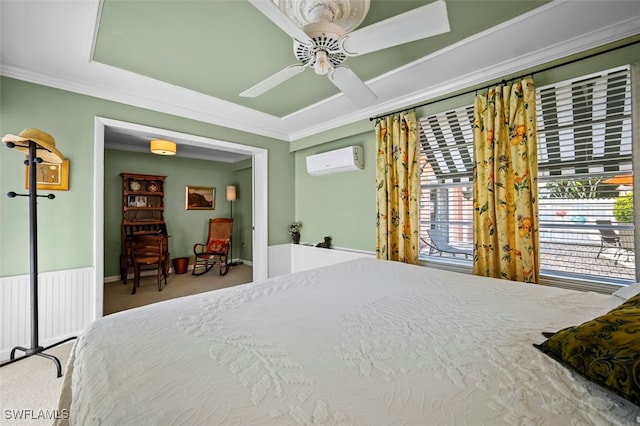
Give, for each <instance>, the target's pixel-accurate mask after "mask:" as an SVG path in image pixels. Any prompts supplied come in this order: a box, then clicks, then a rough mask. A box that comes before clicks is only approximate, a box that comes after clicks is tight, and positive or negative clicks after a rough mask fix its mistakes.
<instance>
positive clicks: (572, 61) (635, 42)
mask: <svg viewBox="0 0 640 426" xmlns="http://www.w3.org/2000/svg"><path fill="white" fill-rule="evenodd" d="M638 43H640V40H636V41H632V42H629V43H626V44H623V45H620V46H616V47H612V48H610V49H607V50H604V51H602V52H596V53H592V54H591V55H587V56H584V57H582V58H576V59H573V60H571V61H567V62H563V63H561V64H557V65H552V66H549V67H547V68H543V69H541V70H538V71H534V72H529V73H525V74H522V75H519V76H517V77H513V78H510V79H509V80H510V81H511V80H519V79H521V78H524V77H526V76H529V75H531V76H533V75H534V74H540V73H541V72H545V71H550V70H552V69H555V68H560V67H563V66H565V65H570V64H573V63H575V62H580V61H583V60H585V59H590V58H593V57H596V56H599V55H604V54H605V53H609V52H613V51H615V50H618V49H623V48H625V47H629V46H632V45H634V44H638ZM501 81H502V83H506V80H505V79H503V80H501ZM495 84H497V83H491V84H489V85H487V86H483V87H478V88H475V89H471V90H467V91H466V92H462V93H458V94H455V95H450V96H447V97H445V98H440V99H436V100H432V101H427V102H424V103H421V104H418V105H414V106H412V107H408V108H404V109H399V110H397V111H393V112H387V113H385V114H381V115H376V116H375V117H369V121H373V120H377V119H379V118H383V117H388V116H390V115H394V114H399V113H401V112H406V111H410V110H412V109H417V108H420V107H423V106H427V105H431V104H435V103H437V102H443V101H447V100H449V99H453V98H457V97H458V96H463V95H468V94H469V93H474V92H477V91H479V90H485V89H489V88H491V87H492V86H494V85H495Z"/></svg>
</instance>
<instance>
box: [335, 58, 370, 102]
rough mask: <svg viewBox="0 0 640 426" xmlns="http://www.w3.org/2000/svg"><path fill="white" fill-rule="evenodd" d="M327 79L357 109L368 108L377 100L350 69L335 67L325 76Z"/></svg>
mask: <svg viewBox="0 0 640 426" xmlns="http://www.w3.org/2000/svg"><path fill="white" fill-rule="evenodd" d="M327 77H329V80H331V82H332V83H333V84H334V85H335V86H336V87H337V88H338V89H340V91H341V92H342V93H344V95H345V96H346V97H348V98H349V99H351V101H352V102H353V103H354V104H355V105H356V106H358V107H366V106H369V105H371V104H373V103H374V102H375V101H376V100H378V96H377V95H376V94H375V93H373V91H372V90H371V89H369V86H367V85H366V84H364V82H363V81H362V80H360V77H358V76H357V75H356V73H354V72H353V71H352V70H351V68H348V67H344V66H340V67H336V68H335V69H334V70H333V71H331V72H330V73H329V74H327Z"/></svg>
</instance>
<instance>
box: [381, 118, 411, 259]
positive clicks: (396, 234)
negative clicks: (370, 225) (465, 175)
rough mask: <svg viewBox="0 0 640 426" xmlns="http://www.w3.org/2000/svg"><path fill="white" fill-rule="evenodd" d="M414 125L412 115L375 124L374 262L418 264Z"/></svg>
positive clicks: (384, 119) (383, 120)
mask: <svg viewBox="0 0 640 426" xmlns="http://www.w3.org/2000/svg"><path fill="white" fill-rule="evenodd" d="M418 150H419V144H418V124H417V120H416V114H415V112H413V111H411V112H407V113H401V114H396V115H393V116H388V117H385V118H382V119H380V120H379V121H378V122H377V123H376V152H377V154H376V207H377V209H376V214H377V220H376V223H377V227H378V232H377V240H376V253H377V257H378V259H387V260H397V261H400V262H405V263H412V264H416V263H418V253H419V228H420V222H419V216H418V215H419V204H418V202H419V194H420V178H419V170H418Z"/></svg>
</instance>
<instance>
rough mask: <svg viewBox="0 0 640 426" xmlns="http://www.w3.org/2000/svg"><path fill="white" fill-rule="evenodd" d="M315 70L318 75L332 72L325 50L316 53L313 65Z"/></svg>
mask: <svg viewBox="0 0 640 426" xmlns="http://www.w3.org/2000/svg"><path fill="white" fill-rule="evenodd" d="M313 70H314V71H315V72H316V74H318V75H326V74H327V73H328V72H329V71H331V62H329V57H328V55H327V52H325V51H324V50H318V51H317V52H316V60H315V62H314V63H313Z"/></svg>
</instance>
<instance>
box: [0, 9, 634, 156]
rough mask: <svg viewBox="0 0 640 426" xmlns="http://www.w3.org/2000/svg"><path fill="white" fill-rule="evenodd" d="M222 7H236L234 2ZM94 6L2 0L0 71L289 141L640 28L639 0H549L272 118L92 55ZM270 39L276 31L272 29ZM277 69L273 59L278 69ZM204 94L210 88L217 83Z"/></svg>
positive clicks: (138, 145) (136, 144)
mask: <svg viewBox="0 0 640 426" xmlns="http://www.w3.org/2000/svg"><path fill="white" fill-rule="evenodd" d="M109 1H112V0H109ZM184 1H191V0H184ZM200 1H206V0H200ZM236 1H237V2H240V1H241V0H236ZM459 1H461V0H449V1H448V3H449V4H450V5H451V6H456V7H458V10H459V9H460V7H464V6H465V5H464V3H463V4H462V5H460V3H455V2H459ZM477 1H486V2H487V3H491V4H492V5H493V7H495V6H496V2H495V1H490V0H476V3H475V4H476V5H477ZM139 3H140V4H142V5H145V4H152V3H154V2H148V3H145V2H139ZM156 3H157V2H156ZM210 3H211V2H210ZM404 3H407V2H404ZM424 3H425V2H424V1H423V2H421V4H424ZM497 3H498V4H499V3H500V2H497ZM213 4H215V1H214V2H213ZM225 4H227V5H233V2H231V3H229V2H226V3H225ZM384 4H385V5H386V4H387V3H384ZM382 5H383V4H382V3H380V4H379V6H382ZM101 6H102V3H101V2H100V1H98V0H83V1H64V0H40V1H32V0H22V1H19V0H2V1H0V24H1V25H0V27H1V28H0V42H1V44H0V47H1V56H0V60H1V62H0V72H1V74H2V75H4V76H8V77H12V78H16V79H20V80H25V81H30V82H34V83H38V84H43V85H47V86H52V87H56V88H60V89H63V90H68V91H72V92H77V93H81V94H86V95H90V96H94V97H98V98H103V99H108V100H112V101H116V102H122V103H126V104H130V105H134V106H138V107H142V108H147V109H151V110H155V111H160V112H163V113H168V114H173V115H177V116H181V117H186V118H189V119H194V120H198V121H202V122H206V123H211V124H215V125H220V126H224V127H228V128H232V129H236V130H241V131H245V132H249V133H254V134H257V135H262V136H266V137H271V138H275V139H279V140H282V141H286V142H291V141H296V140H300V139H303V138H305V137H309V136H313V135H317V134H320V133H322V132H325V131H328V130H331V129H335V128H338V127H341V126H344V125H348V124H351V123H354V122H357V121H361V120H363V119H368V117H370V116H375V115H379V114H383V113H385V112H389V111H393V110H397V109H401V108H404V107H407V106H410V105H414V104H417V103H420V102H424V101H426V100H429V99H433V98H435V97H438V96H442V95H445V94H448V93H451V92H453V91H456V90H462V89H465V88H468V87H472V86H474V85H479V84H483V83H486V82H487V81H491V80H495V79H500V78H502V76H505V75H509V74H512V73H517V72H519V71H521V70H524V69H530V68H533V67H536V66H540V65H542V64H546V63H549V62H551V61H554V60H557V59H560V58H563V57H566V56H569V55H572V54H575V53H578V52H582V51H585V50H588V49H590V48H594V47H598V46H602V45H605V44H607V43H610V42H614V41H617V40H621V39H624V38H627V37H631V36H634V35H637V34H639V33H640V2H638V1H617V0H593V1H583V0H569V1H552V2H550V3H547V4H543V5H542V6H539V7H535V8H533V9H531V10H529V11H527V12H525V13H523V14H521V15H518V16H516V17H515V18H511V19H509V20H507V21H503V22H500V23H499V24H497V25H493V26H491V27H489V28H488V29H485V30H482V31H480V32H477V33H475V34H472V35H465V37H464V38H462V39H460V40H458V41H452V42H451V43H449V44H447V45H444V46H439V47H438V48H437V49H435V50H432V51H425V52H426V54H425V55H424V56H420V57H419V58H418V59H417V60H413V61H411V62H409V63H402V64H398V63H396V64H394V67H395V68H393V69H392V70H390V71H387V72H384V73H383V74H380V75H376V76H373V77H372V78H370V79H368V80H367V81H366V83H367V84H368V85H369V86H370V87H371V88H372V90H374V92H375V93H376V94H377V95H378V98H379V100H378V102H377V103H375V104H373V105H371V106H370V107H367V108H356V107H355V106H354V105H353V104H352V103H351V102H350V101H349V100H348V99H347V98H346V97H345V96H343V95H342V94H340V93H335V94H333V95H331V96H328V97H325V98H322V99H314V100H312V101H310V103H309V104H306V105H303V106H302V107H300V108H299V109H297V110H296V111H294V112H291V113H287V114H286V115H282V116H278V115H274V114H270V113H267V112H264V110H265V109H266V108H259V107H256V108H251V107H249V106H246V105H248V104H240V103H235V102H231V101H229V100H224V99H222V98H221V97H216V96H215V93H203V91H196V90H193V89H191V88H187V87H181V86H179V85H177V84H171V83H167V82H165V81H161V80H159V79H154V78H150V77H147V76H145V75H142V74H139V73H134V72H131V71H127V70H126V69H124V68H126V67H122V68H121V67H117V66H113V65H106V64H104V63H100V62H97V61H95V60H94V47H95V43H96V40H97V37H98V30H99V28H100V26H99V25H98V23H99V22H100V12H101ZM374 7H377V6H376V5H375V0H374V3H372V6H371V10H370V13H373V9H374ZM406 7H407V6H406V4H405V8H406ZM450 9H454V8H450ZM222 18H224V17H222ZM176 19H180V18H179V17H176ZM218 19H220V17H218ZM251 19H252V22H253V28H247V29H246V31H247V32H248V33H250V35H251V37H254V38H260V37H261V31H265V37H266V36H267V33H266V32H267V31H279V29H277V28H275V29H274V28H273V27H274V24H273V23H272V22H271V21H269V20H268V19H267V18H266V17H261V16H260V15H257V16H253V15H252V18H251ZM258 23H259V24H260V26H259V25H258ZM365 23H366V22H365ZM237 25H242V22H238V23H237ZM363 25H364V24H363ZM451 27H452V31H454V30H456V21H452V22H451ZM456 31H457V30H456ZM456 34H458V33H456ZM460 34H463V33H460ZM273 36H274V37H277V35H276V34H273ZM284 37H285V39H286V38H287V37H286V35H284ZM185 43H186V42H185ZM425 43H426V42H425ZM186 45H188V44H185V46H186ZM495 46H499V48H496V47H495ZM410 48H411V47H410V46H409V47H407V48H406V49H410ZM274 49H276V48H275V47H274ZM277 49H278V52H280V50H281V49H285V50H287V51H290V49H291V44H290V43H289V44H288V45H286V46H279V47H277ZM196 53H197V52H196ZM274 53H275V52H274ZM393 53H394V52H393V48H390V49H386V50H385V55H384V56H381V57H380V58H381V60H387V59H386V58H390V59H389V60H392V59H391V58H393ZM288 55H291V56H290V57H289V56H288ZM414 55H415V52H414ZM274 58H277V59H274V61H284V62H285V63H286V62H287V61H288V62H292V61H293V59H294V58H293V56H292V54H291V53H287V54H286V55H282V54H280V53H278V55H275V54H274ZM233 62H234V61H233V60H230V61H228V63H225V66H228V67H231V72H235V73H241V72H244V70H241V69H237V70H234V69H233ZM279 66H280V65H279V63H278V64H277V66H276V69H278V68H277V67H279ZM264 68H265V69H266V68H268V67H266V66H265V67H264ZM265 74H266V75H265ZM269 74H270V72H265V70H263V69H261V67H258V68H257V70H256V72H255V73H254V74H253V75H252V76H251V77H250V78H251V79H255V78H257V77H256V76H258V75H262V76H263V77H262V78H264V77H266V76H267V75H269ZM311 77H320V76H313V75H312V76H311ZM247 78H249V77H247ZM296 78H297V77H296ZM258 81H259V80H258ZM185 86H186V85H185ZM211 91H213V92H214V88H212V90H211ZM294 93H295V92H294ZM287 96H288V97H292V96H293V95H292V94H291V93H289V94H288V95H287ZM285 97H286V96H285ZM107 131H108V135H107V136H109V137H108V138H106V139H105V140H106V141H107V142H106V143H107V147H109V146H108V145H109V144H110V143H111V142H109V141H110V140H112V139H111V136H113V141H115V142H113V145H114V147H115V145H120V146H119V147H117V148H118V149H120V148H122V149H129V150H132V151H136V150H146V146H147V144H148V140H149V138H152V137H161V136H162V135H158V134H154V135H150V134H140V133H139V132H133V133H131V132H130V133H128V134H127V132H125V131H124V130H121V129H120V130H119V129H107ZM177 142H178V145H179V151H181V153H182V154H183V155H185V156H193V157H194V158H203V155H207V156H210V157H211V159H213V158H217V159H219V160H220V161H237V160H238V159H240V157H234V156H233V155H232V154H228V153H224V152H223V151H220V152H216V151H215V150H213V151H212V150H209V151H208V152H203V151H199V150H198V149H197V147H191V148H192V149H191V150H190V148H189V141H188V140H185V141H177Z"/></svg>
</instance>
